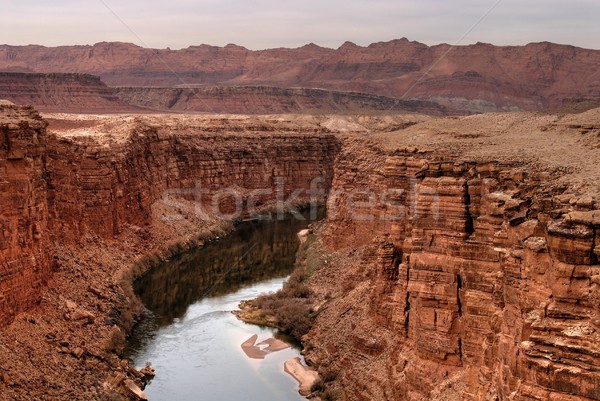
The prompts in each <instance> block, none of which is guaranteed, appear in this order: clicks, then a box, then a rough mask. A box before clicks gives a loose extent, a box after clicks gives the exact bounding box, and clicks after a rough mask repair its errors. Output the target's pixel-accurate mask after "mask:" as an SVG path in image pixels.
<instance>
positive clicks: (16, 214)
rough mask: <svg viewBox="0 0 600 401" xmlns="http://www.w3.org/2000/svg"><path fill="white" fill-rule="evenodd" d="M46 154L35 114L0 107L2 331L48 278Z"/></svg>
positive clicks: (43, 130)
mask: <svg viewBox="0 0 600 401" xmlns="http://www.w3.org/2000/svg"><path fill="white" fill-rule="evenodd" d="M45 152H46V123H45V122H44V121H43V120H42V119H41V117H40V116H39V115H38V114H37V112H36V111H35V110H33V109H31V108H21V107H17V106H11V105H0V327H2V326H5V325H6V324H7V323H8V322H10V321H11V319H12V318H13V317H14V315H15V314H16V313H17V312H20V311H22V310H25V309H27V308H31V307H32V306H33V305H35V303H36V301H37V300H38V298H39V295H40V290H41V289H42V288H43V286H44V285H45V283H46V281H47V280H48V278H49V277H50V273H51V261H52V256H51V252H50V241H49V236H48V227H47V226H48V207H47V202H46V181H45V163H44V156H45Z"/></svg>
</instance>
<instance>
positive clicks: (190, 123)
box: [47, 116, 339, 238]
mask: <svg viewBox="0 0 600 401" xmlns="http://www.w3.org/2000/svg"><path fill="white" fill-rule="evenodd" d="M50 138H51V140H50V141H49V145H48V156H47V175H48V177H49V180H50V182H51V185H52V189H51V191H50V192H49V199H50V202H49V205H50V209H51V211H52V227H53V229H54V230H57V231H59V232H61V233H62V235H64V236H69V235H72V236H73V238H77V237H79V236H81V235H83V234H85V233H87V232H93V233H95V234H97V235H100V236H102V237H105V238H111V237H113V236H117V235H119V233H120V232H121V231H123V230H124V229H125V228H126V227H128V226H129V225H131V224H135V225H137V226H140V227H144V226H148V225H150V224H151V223H152V222H153V220H155V219H157V218H162V219H188V218H189V219H202V218H204V217H206V218H208V217H209V216H211V217H212V216H216V215H222V216H224V217H223V218H224V219H228V218H243V217H247V215H248V213H251V212H252V210H250V211H249V210H248V209H249V208H250V209H254V210H256V211H259V210H260V209H261V208H264V207H265V206H266V205H269V204H274V203H275V202H277V201H281V202H288V201H290V202H292V203H301V202H309V201H310V200H311V197H315V199H316V197H320V198H321V199H324V196H325V193H326V192H327V190H328V186H329V184H328V183H330V182H331V177H332V175H333V171H332V166H333V160H334V158H335V155H336V154H337V151H338V147H339V145H338V141H337V139H336V138H335V137H334V136H333V135H331V134H324V133H322V130H321V129H319V128H318V127H317V126H305V127H301V126H297V125H294V124H291V123H287V124H286V122H285V121H276V120H272V121H265V120H259V119H251V118H235V117H230V118H223V117H219V116H217V117H197V118H194V117H191V116H181V117H176V116H174V117H166V116H163V117H155V118H150V117H148V118H143V117H126V118H124V119H123V118H115V119H112V118H111V119H108V121H107V122H103V123H102V122H99V123H98V125H97V126H93V127H88V128H85V129H74V130H67V131H64V132H62V133H60V134H58V135H57V134H51V136H50ZM182 202H183V203H185V202H188V203H189V204H190V205H191V207H192V208H191V211H186V212H185V213H183V212H181V211H177V210H178V209H179V208H182V207H184V206H185V205H184V204H183V203H182ZM158 204H160V205H162V206H164V207H171V209H173V210H175V211H174V212H172V213H167V212H166V211H165V210H161V211H159V210H158V209H157V207H158V206H157V205H158ZM157 213H163V214H162V215H160V216H157ZM182 213H183V214H182Z"/></svg>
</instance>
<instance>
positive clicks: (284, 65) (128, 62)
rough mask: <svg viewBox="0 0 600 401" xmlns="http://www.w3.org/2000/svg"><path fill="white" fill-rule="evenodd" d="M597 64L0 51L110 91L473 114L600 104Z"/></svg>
mask: <svg viewBox="0 0 600 401" xmlns="http://www.w3.org/2000/svg"><path fill="white" fill-rule="evenodd" d="M198 60H202V62H201V63H199V62H198ZM440 60H443V62H439V61H440ZM599 60H600V52H599V51H598V50H587V49H581V48H576V47H573V46H563V45H557V44H552V43H547V42H546V43H531V44H528V45H526V46H493V45H490V44H485V43H477V44H474V45H469V46H450V45H447V44H441V45H437V46H427V45H425V44H422V43H418V42H413V41H409V40H407V39H400V40H393V41H389V42H379V43H373V44H371V45H369V46H366V47H363V46H357V45H355V44H353V43H349V42H347V43H345V44H344V45H342V46H340V47H339V48H338V49H328V48H322V47H319V46H316V45H313V44H311V45H307V46H303V47H300V48H297V49H270V50H262V51H251V50H248V49H245V48H243V47H240V46H235V45H228V46H225V47H217V46H207V45H201V46H190V47H188V48H186V49H181V50H175V51H173V50H170V49H145V48H141V47H138V46H135V45H133V44H128V43H106V42H103V43H97V44H95V45H93V46H61V47H55V48H46V47H42V46H9V45H3V46H0V68H1V69H3V70H9V71H28V72H32V71H31V69H32V68H34V69H35V71H33V72H41V73H43V72H47V71H54V72H80V73H88V74H94V75H98V76H100V77H101V78H102V80H103V81H104V82H106V83H107V84H108V85H111V86H139V87H142V86H157V87H174V86H180V85H226V86H230V85H267V86H274V87H284V88H297V87H304V88H315V87H318V88H325V89H333V90H341V91H354V92H365V93H371V94H376V95H380V96H389V97H394V98H399V99H403V100H407V99H422V100H431V101H434V102H437V103H441V104H443V105H446V106H451V107H453V108H459V109H462V110H469V111H474V112H486V111H518V110H544V109H547V108H549V107H550V108H554V107H558V106H560V105H562V104H563V102H565V101H571V100H591V101H593V102H595V104H598V103H597V102H598V99H599V94H600V86H599V84H598V81H597V79H596V78H595V76H594V75H593V74H589V71H595V70H596V67H597V65H598V63H599V62H600V61H599ZM167 65H168V66H169V68H166V66H167ZM425 72H426V74H425ZM425 75H426V76H427V77H426V78H425ZM596 107H597V106H596Z"/></svg>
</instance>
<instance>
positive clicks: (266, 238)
mask: <svg viewBox="0 0 600 401" xmlns="http://www.w3.org/2000/svg"><path fill="white" fill-rule="evenodd" d="M320 214H322V213H320ZM319 217H322V216H319ZM308 223H309V222H308V221H307V220H297V219H294V218H289V217H288V218H286V219H285V220H270V221H252V222H245V223H242V224H240V225H239V226H238V227H237V229H236V230H235V231H234V232H233V233H232V234H231V235H229V236H227V237H225V238H223V239H220V240H219V241H215V242H213V243H210V244H208V245H206V246H205V247H203V248H200V249H195V250H193V251H191V252H189V253H187V254H185V255H181V256H179V257H176V258H173V259H172V260H170V261H168V262H166V263H164V264H162V265H160V266H158V267H157V268H154V269H152V270H151V271H149V272H148V273H147V274H146V275H144V276H143V277H142V278H141V279H139V280H138V281H137V282H136V283H135V288H136V291H137V292H138V294H139V296H140V297H141V299H142V300H143V302H144V304H145V305H146V307H147V308H148V310H149V311H148V312H147V316H146V317H145V318H144V319H142V321H141V322H140V323H139V324H138V325H137V326H136V328H135V329H134V331H133V333H132V335H131V337H130V339H129V343H128V348H127V349H126V351H125V357H127V358H129V359H131V360H132V361H133V362H134V364H135V365H136V366H137V367H138V368H139V367H142V366H144V364H145V362H146V361H152V364H153V365H154V367H155V368H156V372H157V376H156V378H155V379H154V380H153V381H152V382H151V383H150V384H149V385H148V386H147V388H146V390H145V392H146V394H147V395H148V397H149V398H150V399H151V400H154V401H160V400H175V399H176V400H179V401H195V400H198V399H214V400H241V399H244V400H247V401H292V400H297V401H301V400H303V399H304V398H303V397H301V396H300V395H299V394H298V392H297V390H298V384H297V382H296V381H295V380H294V379H293V378H292V377H290V376H288V375H287V374H285V373H284V372H283V363H284V361H285V360H287V359H289V358H293V357H297V356H299V352H298V350H296V349H293V348H287V349H281V350H280V351H277V352H271V353H269V354H268V355H265V357H264V359H263V358H258V359H256V358H250V357H248V355H247V352H246V353H245V351H244V349H243V348H242V344H243V343H244V342H247V341H248V339H256V341H257V342H258V343H261V342H262V343H263V344H267V343H268V344H274V345H273V347H275V346H278V347H279V348H281V346H280V344H279V345H277V342H275V341H274V340H272V337H277V338H281V337H280V336H278V333H277V331H276V330H274V329H271V328H261V327H258V326H254V325H248V324H245V323H243V322H241V321H239V320H237V319H236V318H235V316H233V315H232V314H231V311H232V310H234V309H236V307H237V305H238V303H239V302H240V301H242V300H243V299H251V298H254V297H256V296H258V295H259V294H261V293H264V292H267V291H275V290H277V289H279V288H281V285H282V283H283V281H284V279H285V277H286V276H287V275H288V274H289V273H290V272H291V270H292V268H293V265H294V262H295V254H296V250H297V248H298V238H297V235H296V234H297V232H298V231H300V230H302V229H303V228H306V226H307V225H308ZM246 351H247V350H246ZM199 394H201V396H199Z"/></svg>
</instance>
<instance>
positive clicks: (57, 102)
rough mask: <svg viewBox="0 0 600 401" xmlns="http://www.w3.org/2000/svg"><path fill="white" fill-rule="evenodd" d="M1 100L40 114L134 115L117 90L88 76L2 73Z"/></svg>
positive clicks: (0, 73)
mask: <svg viewBox="0 0 600 401" xmlns="http://www.w3.org/2000/svg"><path fill="white" fill-rule="evenodd" d="M0 99H6V100H10V101H12V102H13V103H15V104H28V105H32V106H34V107H35V108H36V109H38V110H40V111H57V112H71V113H117V112H132V111H136V110H137V108H136V107H133V106H130V105H128V104H126V103H124V102H122V101H121V100H120V99H119V98H118V97H117V95H116V92H115V90H114V89H112V88H109V87H108V86H106V84H104V82H102V81H101V80H100V78H98V77H96V76H93V75H88V74H69V73H63V74H27V73H18V72H0Z"/></svg>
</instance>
